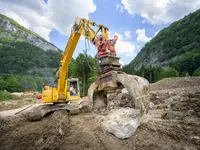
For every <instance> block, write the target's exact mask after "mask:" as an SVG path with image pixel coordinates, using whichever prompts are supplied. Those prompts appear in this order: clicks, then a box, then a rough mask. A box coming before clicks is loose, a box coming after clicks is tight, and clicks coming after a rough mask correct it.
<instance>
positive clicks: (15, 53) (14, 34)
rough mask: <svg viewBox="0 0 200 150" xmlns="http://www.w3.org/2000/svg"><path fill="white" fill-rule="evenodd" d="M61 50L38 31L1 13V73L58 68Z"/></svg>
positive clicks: (24, 72) (22, 72) (25, 72)
mask: <svg viewBox="0 0 200 150" xmlns="http://www.w3.org/2000/svg"><path fill="white" fill-rule="evenodd" d="M60 56H61V51H60V50H59V49H58V48H57V47H56V46H54V45H53V44H51V43H49V42H47V41H46V40H45V39H43V38H42V37H40V36H39V35H37V34H36V33H34V32H32V31H30V30H28V29H26V28H24V27H22V26H20V25H19V24H18V23H17V22H16V21H14V20H12V19H10V18H9V17H7V16H4V15H1V14H0V73H1V74H2V73H12V74H19V73H20V74H27V73H30V72H33V71H34V72H35V71H36V73H37V71H38V69H40V68H57V67H58V66H59V62H60Z"/></svg>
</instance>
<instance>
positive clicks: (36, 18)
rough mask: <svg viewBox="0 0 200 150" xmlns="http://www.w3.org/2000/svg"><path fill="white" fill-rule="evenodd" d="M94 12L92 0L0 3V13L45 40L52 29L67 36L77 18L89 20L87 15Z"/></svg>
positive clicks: (27, 0) (36, 0)
mask: <svg viewBox="0 0 200 150" xmlns="http://www.w3.org/2000/svg"><path fill="white" fill-rule="evenodd" d="M7 8H9V9H7ZM95 10H96V6H95V4H94V2H93V0H84V1H82V0H73V1H70V0H59V2H58V1H57V0H48V3H47V4H46V3H45V2H44V1H43V0H34V1H31V0H20V1H16V0H6V1H0V13H3V14H5V15H8V16H9V17H11V18H12V19H14V20H16V21H17V22H18V23H20V24H21V25H23V26H24V27H26V28H29V29H32V30H33V31H34V32H36V33H38V34H39V35H40V36H42V37H43V38H45V39H46V40H49V34H50V32H51V31H52V30H53V29H57V30H58V31H59V32H60V33H61V34H63V35H69V34H70V29H71V26H72V24H73V23H74V21H75V19H76V17H77V16H78V17H84V18H89V14H90V13H93V12H94V11H95Z"/></svg>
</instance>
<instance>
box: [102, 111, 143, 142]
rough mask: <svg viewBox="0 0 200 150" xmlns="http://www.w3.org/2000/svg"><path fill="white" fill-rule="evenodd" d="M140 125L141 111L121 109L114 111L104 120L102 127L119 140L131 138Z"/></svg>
mask: <svg viewBox="0 0 200 150" xmlns="http://www.w3.org/2000/svg"><path fill="white" fill-rule="evenodd" d="M139 124H140V110H135V109H132V108H120V109H116V110H113V111H112V112H111V113H110V114H108V116H106V117H105V118H104V121H103V122H102V127H103V129H104V130H106V131H107V132H110V133H112V134H114V135H115V136H116V137H117V138H120V139H126V138H129V137H131V136H132V135H133V134H134V133H135V131H136V129H137V127H138V126H139Z"/></svg>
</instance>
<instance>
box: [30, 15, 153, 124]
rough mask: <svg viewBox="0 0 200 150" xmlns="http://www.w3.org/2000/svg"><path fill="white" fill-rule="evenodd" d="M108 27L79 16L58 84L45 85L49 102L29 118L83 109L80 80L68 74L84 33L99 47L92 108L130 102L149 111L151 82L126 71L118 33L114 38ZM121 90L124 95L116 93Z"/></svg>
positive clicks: (91, 92)
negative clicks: (118, 55) (123, 67)
mask: <svg viewBox="0 0 200 150" xmlns="http://www.w3.org/2000/svg"><path fill="white" fill-rule="evenodd" d="M95 28H96V31H95V30H94V29H95ZM108 30H109V29H108V28H107V27H106V26H104V25H102V24H99V25H97V24H96V23H95V22H91V21H89V20H86V19H84V18H77V19H76V21H75V23H74V25H73V27H72V29H71V34H70V37H69V39H68V42H67V45H66V48H65V50H64V53H63V55H62V57H61V61H60V66H59V69H58V71H57V73H56V76H57V85H56V86H48V85H44V87H43V91H42V102H43V103H45V105H42V106H41V107H40V109H37V110H34V112H36V113H30V116H29V119H31V120H38V119H40V118H41V117H43V116H44V115H45V114H47V113H49V112H52V111H56V110H61V109H65V110H68V111H70V113H72V114H74V113H78V112H79V108H80V107H79V106H80V105H77V102H79V101H80V99H81V98H80V92H79V80H78V79H77V78H70V79H69V78H68V76H67V75H68V66H69V63H70V61H71V59H72V55H73V53H74V50H75V48H76V45H77V43H78V41H79V39H80V36H81V35H82V36H84V37H85V39H86V40H88V41H90V42H91V43H92V44H93V45H94V46H95V47H96V49H97V53H96V56H95V58H96V60H97V68H98V69H97V70H98V77H97V79H96V81H95V82H94V83H92V84H91V85H90V88H89V89H88V99H89V102H90V103H91V105H92V107H91V109H92V110H101V109H102V108H103V109H104V108H106V109H109V108H114V107H123V106H129V107H134V108H138V109H141V112H142V113H143V112H145V111H146V108H147V105H148V100H149V96H148V95H149V83H148V81H147V80H145V79H144V78H141V77H138V76H131V75H128V74H126V73H124V72H122V70H121V64H120V63H119V59H120V58H119V57H117V56H116V50H115V44H116V42H117V39H118V37H117V36H116V35H115V36H114V38H113V39H110V38H109V34H108ZM80 67H81V66H80ZM120 94H121V96H116V95H120ZM114 95H115V97H113V96H114ZM116 97H120V100H116V101H115V98H116ZM123 97H124V98H123Z"/></svg>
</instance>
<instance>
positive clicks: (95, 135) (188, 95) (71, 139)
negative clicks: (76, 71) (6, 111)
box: [0, 77, 200, 150]
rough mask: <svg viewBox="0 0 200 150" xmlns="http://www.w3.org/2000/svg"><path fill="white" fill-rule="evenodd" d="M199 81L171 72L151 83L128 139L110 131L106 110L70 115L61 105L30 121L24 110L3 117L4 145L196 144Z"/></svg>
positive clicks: (190, 147) (183, 148) (154, 148)
mask: <svg viewBox="0 0 200 150" xmlns="http://www.w3.org/2000/svg"><path fill="white" fill-rule="evenodd" d="M176 83H177V84H176ZM193 83H195V84H193ZM199 85H200V78H199V77H196V78H178V79H177V78H169V79H164V80H161V81H159V82H157V83H154V84H152V85H151V103H150V108H149V111H148V113H147V114H146V115H144V116H143V117H142V119H141V123H140V126H139V127H138V128H137V130H136V132H135V133H134V135H133V136H132V137H130V138H128V139H124V140H120V139H118V138H117V137H115V136H114V135H112V134H110V133H108V132H106V131H105V130H104V128H103V127H102V122H103V121H104V118H105V116H104V115H102V114H98V113H93V112H88V113H81V114H79V115H73V116H70V115H69V114H68V112H67V111H64V110H63V111H57V112H54V113H53V114H51V115H48V116H46V117H44V118H43V119H42V120H41V121H36V122H31V121H28V120H27V119H26V115H15V116H12V117H7V118H1V119H0V149H5V150H6V149H20V150H21V149H67V150H75V149H87V150H93V149H95V150H96V149H97V150H106V149H113V150H121V149H127V150H132V149H135V150H149V149H151V150H161V149H163V150H172V149H175V150H198V149H200V128H199V126H200V86H199ZM0 114H1V113H0Z"/></svg>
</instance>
